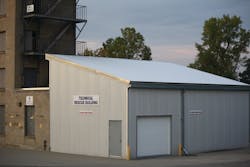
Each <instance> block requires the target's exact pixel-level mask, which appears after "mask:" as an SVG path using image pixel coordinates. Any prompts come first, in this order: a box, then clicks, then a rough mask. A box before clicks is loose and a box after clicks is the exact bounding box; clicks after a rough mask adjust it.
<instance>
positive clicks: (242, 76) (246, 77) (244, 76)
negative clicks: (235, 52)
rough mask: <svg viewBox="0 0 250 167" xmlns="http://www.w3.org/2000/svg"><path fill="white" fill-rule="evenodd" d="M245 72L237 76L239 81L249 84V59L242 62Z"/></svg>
mask: <svg viewBox="0 0 250 167" xmlns="http://www.w3.org/2000/svg"><path fill="white" fill-rule="evenodd" d="M244 67H245V68H246V69H245V71H243V72H241V73H240V74H239V76H240V81H241V82H244V83H248V84H250V59H247V60H245V61H244Z"/></svg>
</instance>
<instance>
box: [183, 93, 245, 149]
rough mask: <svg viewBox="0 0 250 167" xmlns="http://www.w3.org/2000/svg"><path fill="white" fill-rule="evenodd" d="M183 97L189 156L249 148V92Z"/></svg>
mask: <svg viewBox="0 0 250 167" xmlns="http://www.w3.org/2000/svg"><path fill="white" fill-rule="evenodd" d="M184 96H185V104H184V105H185V147H186V149H187V151H188V152H189V153H197V152H205V151H212V150H222V149H232V148H239V147H245V146H247V145H248V133H249V132H248V126H249V125H248V122H249V115H248V114H249V96H248V92H234V91H231V92H230V91H186V92H185V95H184Z"/></svg>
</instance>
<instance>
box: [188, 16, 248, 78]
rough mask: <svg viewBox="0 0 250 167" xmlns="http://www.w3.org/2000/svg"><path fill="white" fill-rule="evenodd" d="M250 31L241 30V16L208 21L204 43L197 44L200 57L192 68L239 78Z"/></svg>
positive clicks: (198, 56) (204, 32) (204, 31)
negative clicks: (238, 71)
mask: <svg viewBox="0 0 250 167" xmlns="http://www.w3.org/2000/svg"><path fill="white" fill-rule="evenodd" d="M249 43H250V31H249V30H245V29H243V28H242V21H241V19H240V17H237V16H232V17H230V16H229V15H223V17H222V18H214V17H212V18H210V19H209V20H207V21H205V24H204V27H203V33H202V44H198V43H196V44H195V46H196V48H197V50H198V55H197V57H196V60H195V62H194V63H193V64H190V65H189V66H190V67H192V68H196V69H199V70H202V71H206V72H210V73H213V74H217V75H221V76H224V77H228V78H232V79H236V78H237V69H238V67H239V64H240V63H241V62H242V61H243V60H244V58H243V57H242V56H241V55H242V53H248V51H247V47H248V46H249Z"/></svg>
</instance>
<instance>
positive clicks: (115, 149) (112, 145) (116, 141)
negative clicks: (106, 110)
mask: <svg viewBox="0 0 250 167" xmlns="http://www.w3.org/2000/svg"><path fill="white" fill-rule="evenodd" d="M121 143H122V133H121V121H109V155H110V156H119V157H120V156H121V150H122V145H121Z"/></svg>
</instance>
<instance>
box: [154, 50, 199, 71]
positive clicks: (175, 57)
mask: <svg viewBox="0 0 250 167" xmlns="http://www.w3.org/2000/svg"><path fill="white" fill-rule="evenodd" d="M151 49H152V58H153V60H157V61H167V62H172V63H176V64H181V65H185V66H187V65H188V64H190V63H193V62H194V59H195V56H196V54H197V51H196V49H195V47H194V46H193V45H156V46H151Z"/></svg>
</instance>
